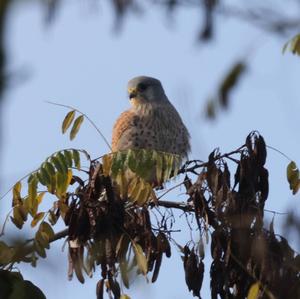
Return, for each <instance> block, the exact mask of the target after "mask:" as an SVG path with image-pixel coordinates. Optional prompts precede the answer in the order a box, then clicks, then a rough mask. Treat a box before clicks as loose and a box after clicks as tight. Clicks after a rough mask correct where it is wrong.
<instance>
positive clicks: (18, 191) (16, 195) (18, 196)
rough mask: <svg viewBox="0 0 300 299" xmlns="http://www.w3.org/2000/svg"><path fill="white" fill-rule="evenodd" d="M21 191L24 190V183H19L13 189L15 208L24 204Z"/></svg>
mask: <svg viewBox="0 0 300 299" xmlns="http://www.w3.org/2000/svg"><path fill="white" fill-rule="evenodd" d="M21 189H22V183H21V182H20V181H19V182H17V183H16V184H15V185H14V187H13V206H15V205H17V204H20V203H21V202H22V199H21Z"/></svg>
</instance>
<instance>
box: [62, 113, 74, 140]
mask: <svg viewBox="0 0 300 299" xmlns="http://www.w3.org/2000/svg"><path fill="white" fill-rule="evenodd" d="M74 118H75V110H72V111H70V112H68V113H67V115H66V116H65V118H64V121H63V123H62V127H61V130H62V133H63V134H65V133H66V131H67V130H68V128H69V127H70V126H71V124H72V122H73V120H74Z"/></svg>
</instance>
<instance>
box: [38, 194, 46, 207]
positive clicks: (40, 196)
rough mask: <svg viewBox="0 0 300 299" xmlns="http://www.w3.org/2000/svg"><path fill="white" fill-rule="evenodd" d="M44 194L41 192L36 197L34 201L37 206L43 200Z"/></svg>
mask: <svg viewBox="0 0 300 299" xmlns="http://www.w3.org/2000/svg"><path fill="white" fill-rule="evenodd" d="M45 194H46V192H45V191H44V192H41V193H40V194H39V195H38V196H37V198H36V200H37V203H38V205H39V204H40V203H41V202H42V200H43V198H44V196H45Z"/></svg>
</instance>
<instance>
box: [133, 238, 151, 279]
mask: <svg viewBox="0 0 300 299" xmlns="http://www.w3.org/2000/svg"><path fill="white" fill-rule="evenodd" d="M132 246H133V250H134V254H135V257H136V261H137V264H138V267H139V269H140V271H141V272H142V273H143V274H144V275H146V274H147V271H148V266H147V259H146V257H145V255H144V253H143V249H142V247H141V245H139V244H137V243H135V242H133V241H132Z"/></svg>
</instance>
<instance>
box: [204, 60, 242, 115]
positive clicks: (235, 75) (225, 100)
mask: <svg viewBox="0 0 300 299" xmlns="http://www.w3.org/2000/svg"><path fill="white" fill-rule="evenodd" d="M245 71H246V62H244V61H238V62H236V63H235V64H234V65H233V66H232V67H231V68H230V70H229V71H228V73H227V74H226V76H225V77H224V79H223V80H222V81H221V83H220V85H219V87H218V89H217V95H216V96H215V97H214V98H212V99H210V100H208V101H207V103H206V106H205V115H206V117H207V118H210V119H214V118H215V117H216V114H217V109H218V108H219V107H220V108H221V109H227V108H228V105H229V97H230V93H231V92H232V91H233V89H234V88H235V87H236V86H237V84H238V82H239V80H240V79H241V77H242V76H243V75H244V73H245Z"/></svg>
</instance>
